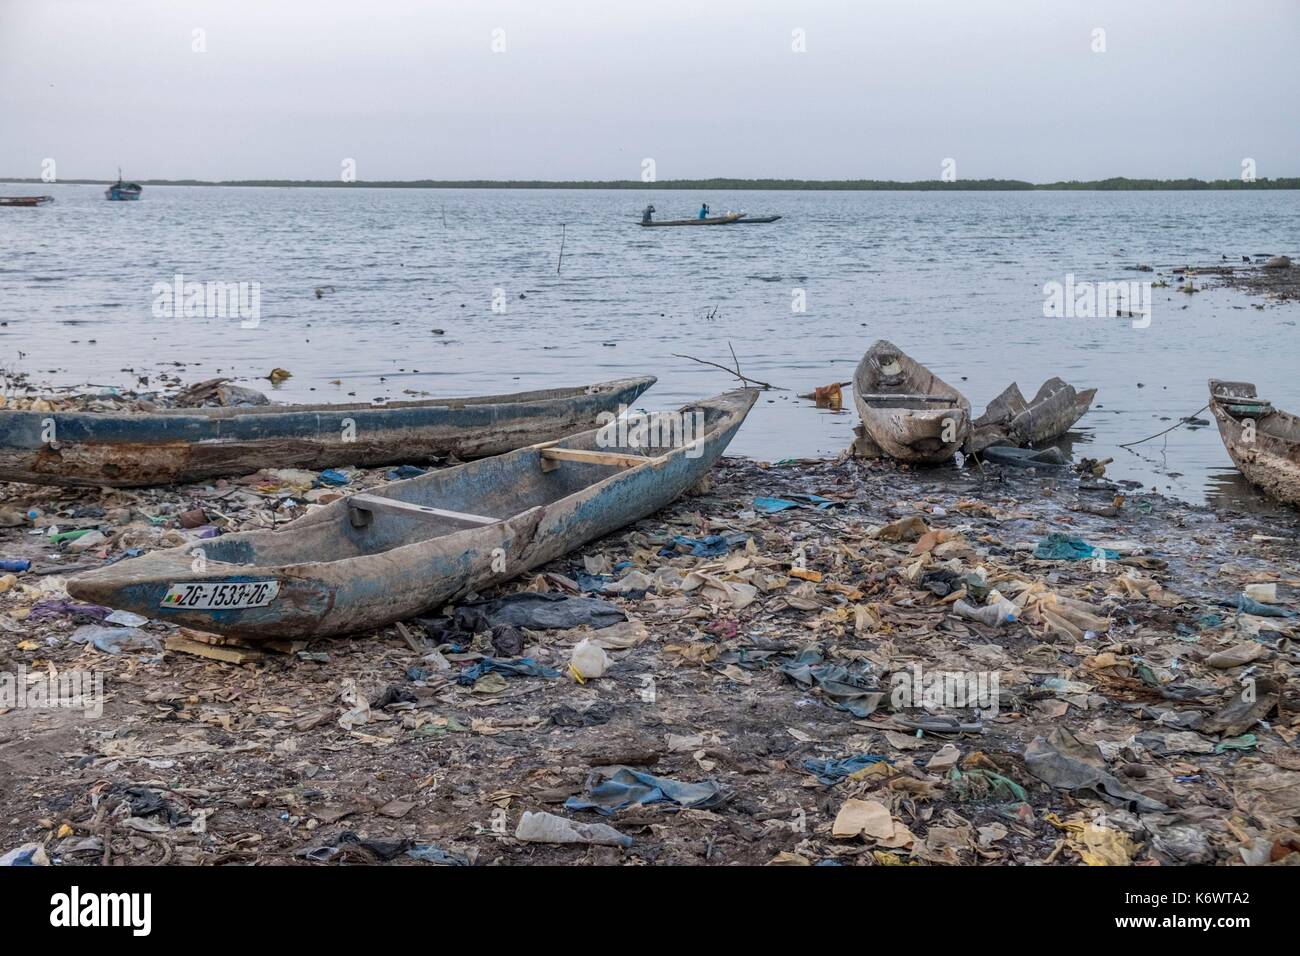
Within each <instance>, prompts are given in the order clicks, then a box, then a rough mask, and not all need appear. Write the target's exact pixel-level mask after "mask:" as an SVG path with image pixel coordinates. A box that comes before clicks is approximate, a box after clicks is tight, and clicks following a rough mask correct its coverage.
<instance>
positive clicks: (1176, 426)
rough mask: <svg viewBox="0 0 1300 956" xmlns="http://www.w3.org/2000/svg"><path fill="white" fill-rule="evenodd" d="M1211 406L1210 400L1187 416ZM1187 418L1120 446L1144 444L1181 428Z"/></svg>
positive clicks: (1190, 416)
mask: <svg viewBox="0 0 1300 956" xmlns="http://www.w3.org/2000/svg"><path fill="white" fill-rule="evenodd" d="M1209 407H1210V403H1209V402H1206V403H1205V404H1204V405H1202V406H1201V407H1200V408H1198V409H1197V410H1196V411H1194V412H1192V413H1191V414H1190V415H1188V416H1187V418H1195V417H1196V416H1197V415H1199V414H1201V412H1203V411H1205V410H1206V409H1207V408H1209ZM1187 418H1180V419H1179V420H1178V423H1177V424H1175V425H1170V426H1169V427H1168V428H1166V429H1165V430H1164V431H1160V432H1156V433H1155V434H1154V435H1148V436H1147V437H1146V438H1139V439H1138V440H1137V441H1130V442H1125V443H1124V444H1122V445H1120V446H1119V447H1120V448H1128V447H1129V446H1130V445H1140V444H1142V443H1143V442H1144V441H1150V440H1151V439H1153V438H1159V437H1160V436H1161V435H1167V434H1169V433H1170V432H1171V431H1173V430H1174V429H1175V428H1179V427H1181V426H1183V425H1186V424H1187Z"/></svg>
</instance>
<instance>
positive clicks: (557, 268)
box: [555, 222, 568, 276]
mask: <svg viewBox="0 0 1300 956" xmlns="http://www.w3.org/2000/svg"><path fill="white" fill-rule="evenodd" d="M567 226H568V223H564V222H562V223H560V258H559V260H558V261H556V263H555V274H556V275H557V276H558V275H559V274H560V266H561V265H562V264H563V263H564V233H565V231H566V227H567Z"/></svg>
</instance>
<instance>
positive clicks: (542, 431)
mask: <svg viewBox="0 0 1300 956" xmlns="http://www.w3.org/2000/svg"><path fill="white" fill-rule="evenodd" d="M654 382H655V379H654V377H653V376H645V377H642V378H629V379H620V380H617V381H612V382H603V383H601V384H599V385H590V386H586V387H579V388H567V389H550V390H545V391H536V392H521V393H518V394H514V395H493V396H483V397H477V398H462V399H433V400H429V401H421V402H391V403H388V404H386V405H360V404H356V405H278V406H277V405H267V406H259V407H252V408H243V407H239V408H211V409H177V410H174V411H165V412H156V413H143V414H141V413H134V414H119V413H110V412H28V411H0V481H25V482H31V483H33V484H51V485H73V486H76V485H86V486H95V487H105V486H106V487H135V486H147V485H163V484H173V483H178V482H187V481H201V480H204V479H208V478H217V477H225V476H232V475H246V474H251V473H252V472H255V471H257V470H259V469H261V468H310V469H319V468H329V467H339V466H346V465H355V466H360V467H374V466H378V465H389V464H397V463H403V462H419V461H429V460H431V459H434V458H441V457H446V456H449V455H451V456H455V457H456V458H460V459H471V458H483V457H486V456H489V455H499V454H502V453H504V452H507V451H513V450H514V449H516V448H522V447H523V446H525V445H531V444H536V443H537V442H541V441H550V440H551V439H554V438H560V437H562V436H564V435H571V434H573V433H574V432H577V431H582V430H584V429H587V428H592V427H594V426H595V425H597V424H600V423H601V421H602V419H601V418H600V416H601V415H602V414H610V415H617V414H618V413H619V411H620V406H628V405H630V404H631V403H632V402H633V401H634V400H635V399H636V398H637V397H638V396H639V395H641V393H642V392H644V391H645V390H646V389H647V388H649V387H650V386H651V385H653V384H654Z"/></svg>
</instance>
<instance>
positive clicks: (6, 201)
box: [0, 196, 54, 206]
mask: <svg viewBox="0 0 1300 956" xmlns="http://www.w3.org/2000/svg"><path fill="white" fill-rule="evenodd" d="M51 202H54V197H53V196H0V206H44V205H45V204H46V203H51Z"/></svg>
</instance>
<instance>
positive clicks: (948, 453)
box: [853, 340, 970, 465]
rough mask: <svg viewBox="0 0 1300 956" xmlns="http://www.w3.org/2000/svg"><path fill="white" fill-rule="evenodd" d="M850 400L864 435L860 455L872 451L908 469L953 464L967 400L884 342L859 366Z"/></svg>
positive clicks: (965, 426) (965, 429)
mask: <svg viewBox="0 0 1300 956" xmlns="http://www.w3.org/2000/svg"><path fill="white" fill-rule="evenodd" d="M894 396H897V397H894ZM909 396H926V397H927V399H941V400H938V401H930V400H926V401H920V400H913V399H912V398H910V397H909ZM853 401H854V404H856V405H857V408H858V415H859V416H860V417H861V419H862V430H863V434H862V435H860V436H859V441H858V442H857V443H856V447H857V448H858V449H859V453H860V454H862V455H864V456H870V455H871V453H872V452H873V451H874V452H878V453H879V454H880V455H884V456H887V457H889V458H894V459H896V460H898V461H902V462H907V463H909V464H916V465H940V464H944V463H946V462H949V461H951V460H952V457H953V455H955V454H956V453H957V450H958V449H960V448H961V446H962V443H963V442H964V441H965V440H966V437H967V435H968V434H969V432H970V402H969V401H967V400H966V397H965V396H964V395H962V394H961V393H960V392H959V391H957V390H956V389H955V388H953V387H952V386H951V385H949V384H948V383H947V382H945V381H943V380H942V379H941V378H939V377H938V376H937V375H935V374H934V373H933V372H931V371H930V370H929V369H927V368H925V366H923V365H921V364H920V363H918V362H916V361H914V360H913V359H912V358H910V357H909V356H907V355H906V354H904V353H903V352H902V351H901V350H899V349H898V347H897V346H895V345H892V344H891V343H889V342H886V341H884V340H881V341H879V342H876V343H875V344H874V345H872V346H871V348H870V349H868V350H867V354H866V355H864V356H863V358H862V361H861V362H860V363H859V364H858V368H857V371H856V372H855V373H854V376H853Z"/></svg>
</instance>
